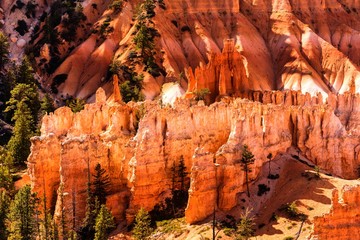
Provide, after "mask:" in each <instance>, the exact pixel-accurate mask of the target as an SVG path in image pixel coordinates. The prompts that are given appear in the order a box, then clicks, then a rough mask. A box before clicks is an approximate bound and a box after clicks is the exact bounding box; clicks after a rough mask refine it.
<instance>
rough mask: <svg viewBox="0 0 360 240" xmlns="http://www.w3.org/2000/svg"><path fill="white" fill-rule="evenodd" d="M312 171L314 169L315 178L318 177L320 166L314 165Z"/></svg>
mask: <svg viewBox="0 0 360 240" xmlns="http://www.w3.org/2000/svg"><path fill="white" fill-rule="evenodd" d="M314 171H315V177H316V178H317V179H319V178H320V168H319V166H315V167H314Z"/></svg>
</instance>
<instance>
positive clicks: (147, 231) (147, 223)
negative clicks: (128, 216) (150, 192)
mask: <svg viewBox="0 0 360 240" xmlns="http://www.w3.org/2000/svg"><path fill="white" fill-rule="evenodd" d="M152 231H153V229H152V228H151V218H150V215H149V213H148V212H147V211H146V210H145V209H143V208H141V209H140V210H139V211H138V213H137V214H136V217H135V225H134V228H133V230H132V236H133V237H134V238H135V239H137V240H145V239H147V238H148V237H149V236H150V235H151V233H152Z"/></svg>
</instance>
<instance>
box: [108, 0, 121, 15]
mask: <svg viewBox="0 0 360 240" xmlns="http://www.w3.org/2000/svg"><path fill="white" fill-rule="evenodd" d="M123 4H124V1H123V0H114V1H113V2H112V3H111V4H110V6H109V8H110V9H111V10H113V11H114V13H119V12H121V11H122V8H123Z"/></svg>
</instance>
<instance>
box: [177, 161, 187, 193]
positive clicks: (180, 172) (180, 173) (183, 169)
mask: <svg viewBox="0 0 360 240" xmlns="http://www.w3.org/2000/svg"><path fill="white" fill-rule="evenodd" d="M187 175H188V172H187V171H186V166H185V162H184V156H183V155H181V156H180V162H179V167H178V176H179V178H180V179H179V180H180V191H185V190H186V189H185V178H186V176H187Z"/></svg>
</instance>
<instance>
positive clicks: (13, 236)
mask: <svg viewBox="0 0 360 240" xmlns="http://www.w3.org/2000/svg"><path fill="white" fill-rule="evenodd" d="M37 206H38V199H37V197H36V194H34V193H31V188H30V186H29V185H26V186H25V187H23V188H21V189H20V190H19V192H18V193H17V194H16V195H15V198H14V200H13V201H12V202H11V204H10V210H9V213H8V215H7V217H8V221H7V230H8V232H9V237H8V239H9V240H27V239H33V238H34V236H35V235H36V233H37V224H38V223H37V220H36V219H37V214H38V213H37V210H36V209H37Z"/></svg>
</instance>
